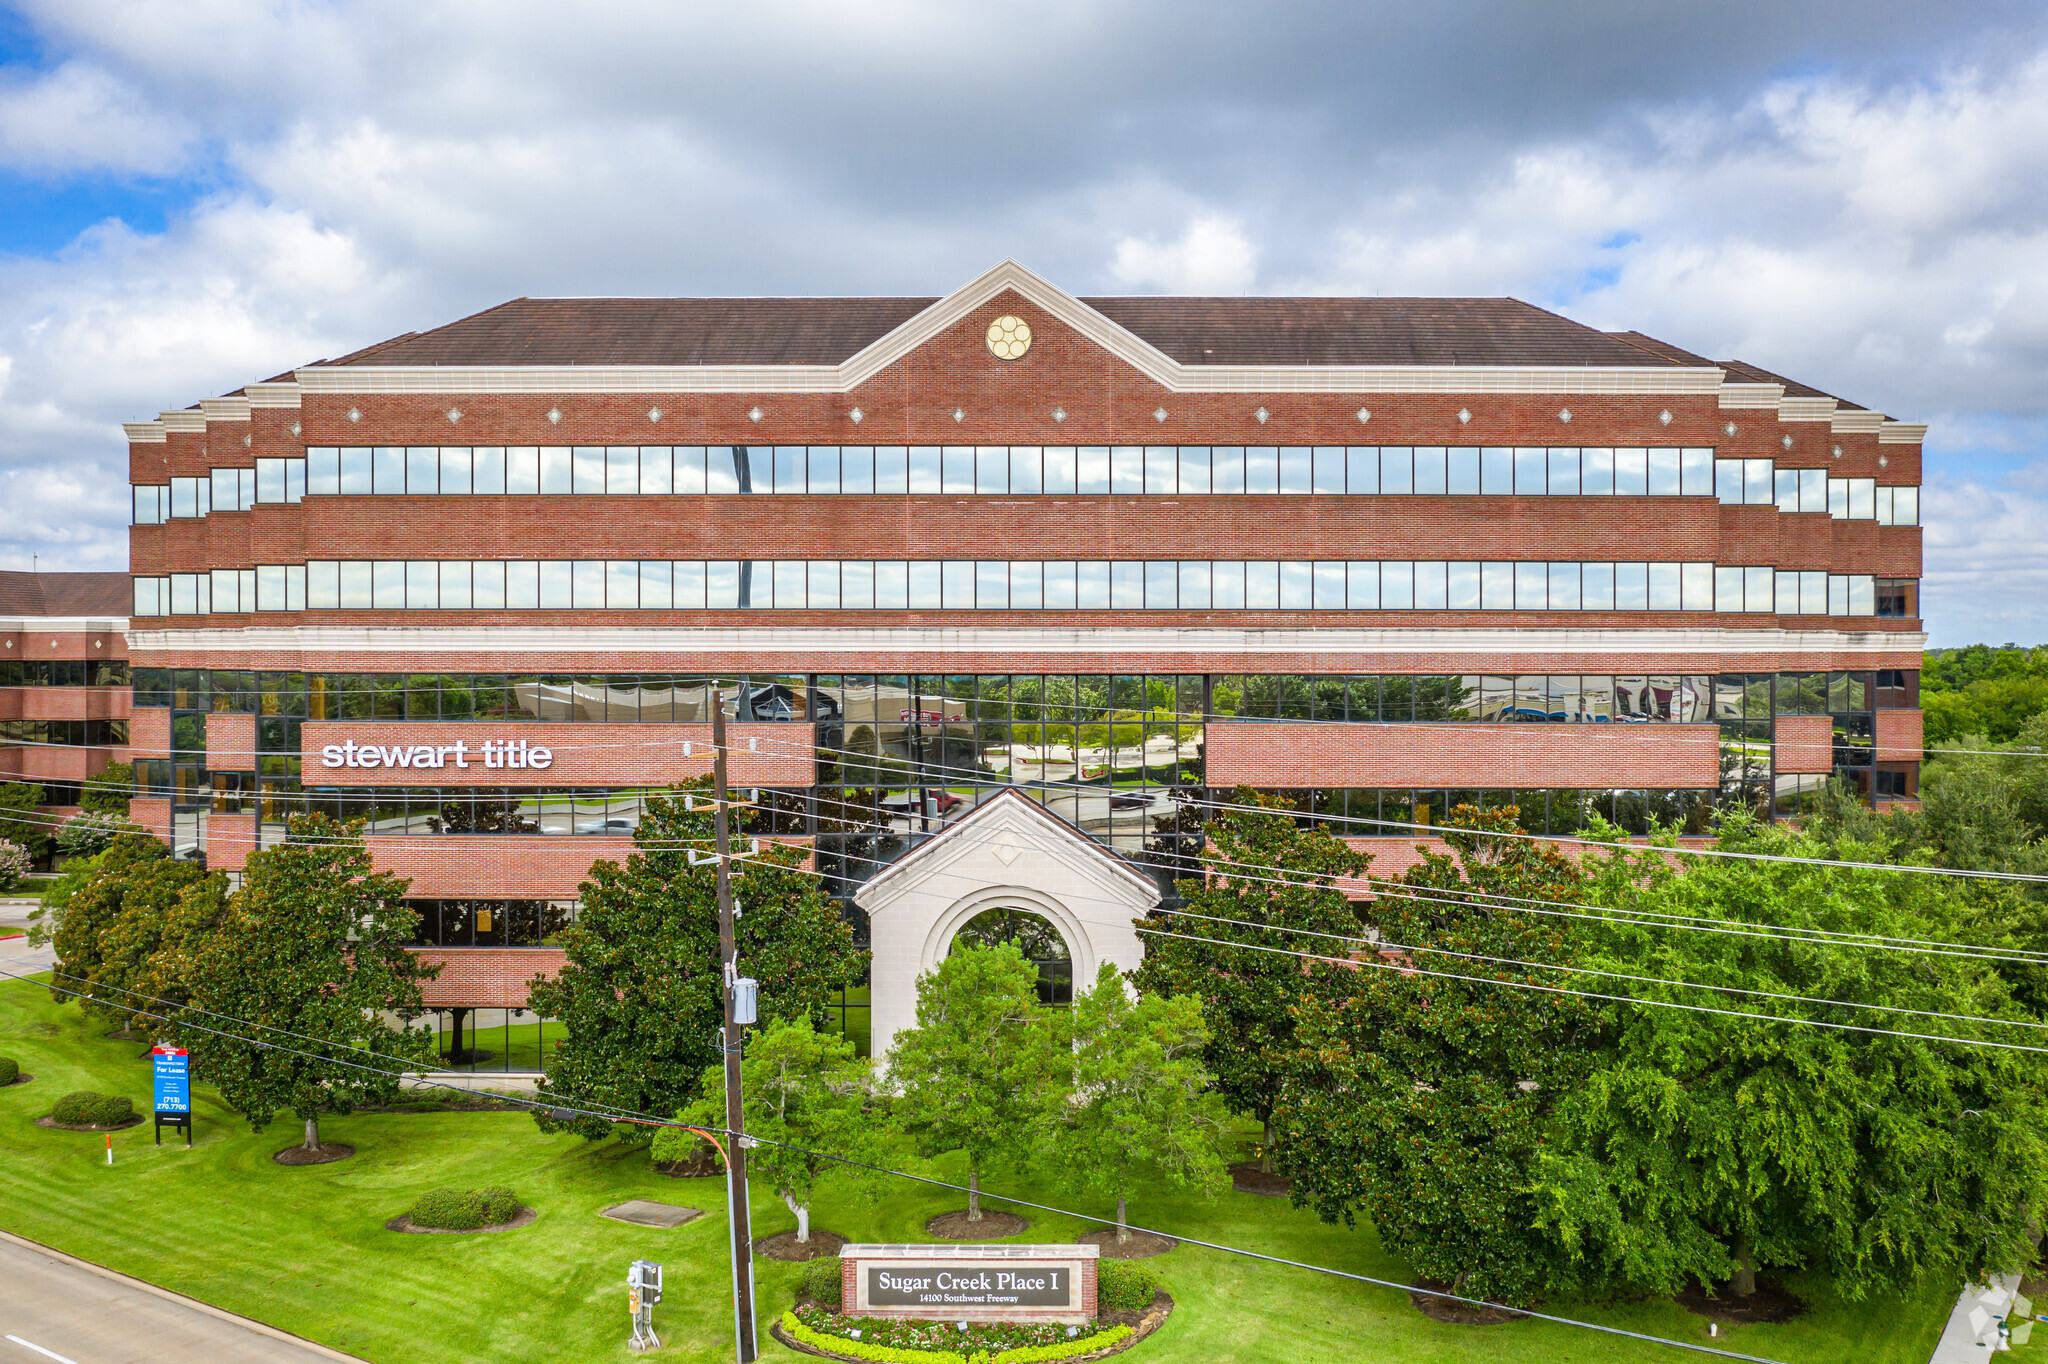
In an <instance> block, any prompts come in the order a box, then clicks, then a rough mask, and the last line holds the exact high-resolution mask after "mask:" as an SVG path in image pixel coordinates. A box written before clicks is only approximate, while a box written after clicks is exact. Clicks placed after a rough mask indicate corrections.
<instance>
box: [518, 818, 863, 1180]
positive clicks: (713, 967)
mask: <svg viewBox="0 0 2048 1364" xmlns="http://www.w3.org/2000/svg"><path fill="white" fill-rule="evenodd" d="M707 785H708V784H707V783H705V782H703V781H701V780H700V781H696V782H692V783H689V784H688V787H687V788H686V789H687V790H689V791H690V792H691V793H693V794H701V793H702V792H703V791H704V790H706V789H707ZM711 838H712V829H711V815H710V813H709V812H708V811H706V810H702V809H699V810H691V809H689V808H688V802H687V801H685V800H684V799H682V798H681V797H680V796H679V797H677V798H674V799H663V798H658V797H657V798H654V799H651V800H649V801H648V802H647V813H646V815H645V816H644V817H643V818H642V819H641V821H640V825H639V827H638V828H637V829H636V830H635V831H634V834H633V843H634V849H635V850H634V852H633V854H632V855H631V856H629V857H628V858H627V859H626V860H625V861H624V862H623V863H619V862H599V863H597V864H596V865H595V866H593V867H592V868H591V869H590V879H589V880H588V881H585V882H584V883H583V887H582V896H583V907H582V909H581V911H580V912H579V913H578V915H577V919H576V922H575V923H574V924H572V925H571V926H570V927H568V928H567V929H565V930H564V931H563V932H562V935H561V943H562V949H563V951H564V953H565V955H566V956H567V958H568V962H567V964H566V965H564V966H563V967H562V969H561V971H560V973H559V974H557V975H556V976H555V977H554V978H552V979H548V978H545V977H541V978H536V979H535V980H534V981H533V983H532V985H531V987H530V990H529V994H528V999H529V1005H528V1007H530V1008H532V1009H533V1010H534V1011H535V1012H536V1013H537V1014H539V1015H541V1016H543V1017H547V1018H557V1019H560V1020H561V1021H562V1024H563V1027H564V1030H565V1031H566V1032H567V1034H568V1036H567V1037H566V1038H564V1039H563V1040H562V1041H561V1042H559V1043H558V1044H557V1046H556V1049H555V1050H554V1051H553V1052H552V1053H551V1054H550V1055H549V1056H548V1057H547V1058H546V1066H547V1079H546V1080H545V1081H544V1082H543V1083H542V1085H541V1087H540V1094H541V1096H542V1097H543V1098H546V1099H550V1100H552V1101H554V1102H555V1103H557V1104H560V1105H562V1106H564V1107H566V1108H574V1107H584V1106H588V1107H592V1108H597V1107H604V1108H610V1109H613V1110H616V1111H621V1112H627V1113H649V1114H652V1113H674V1112H677V1111H678V1110H680V1109H683V1108H685V1107H687V1106H688V1105H689V1104H690V1102H691V1101H692V1100H694V1099H695V1098H696V1097H697V1095H698V1093H699V1092H700V1089H701V1087H702V1084H703V1077H704V1075H705V1073H706V1071H707V1070H709V1069H715V1067H716V1065H717V1064H718V1062H719V1059H720V1056H721V1048H722V1047H723V1041H722V1039H721V1036H720V1031H719V1030H720V1029H721V1028H722V1027H723V1026H724V1022H725V1002H724V978H723V975H722V973H721V971H720V968H719V946H718V894H717V880H716V868H715V867H714V866H713V865H712V863H711V862H710V861H709V859H708V858H707V857H706V854H707V852H708V851H709V849H710V848H711ZM693 856H694V857H695V858H696V859H697V860H696V861H692V857H693ZM807 856H808V849H804V848H797V847H791V846H788V845H784V844H764V846H763V847H762V849H761V851H760V853H759V854H758V855H755V856H750V857H749V858H747V859H746V861H744V862H739V863H735V864H734V870H733V873H732V888H733V898H734V899H735V900H736V901H737V902H738V903H739V904H740V906H742V908H743V911H744V912H743V913H742V914H741V915H740V919H739V922H738V923H737V924H736V925H735V929H736V936H737V941H738V948H739V957H740V970H741V971H742V972H743V973H744V974H746V975H748V976H751V977H753V978H754V979H755V980H757V981H759V982H760V1014H761V1019H762V1021H763V1022H764V1023H767V1022H773V1021H775V1020H777V1019H795V1018H811V1019H814V1020H818V1021H822V1020H823V1018H824V1017H825V1002H826V999H827V998H828V997H829V996H830V994H831V992H832V991H833V990H835V989H837V988H839V987H841V986H845V985H852V984H854V983H856V982H858V981H859V979H860V977H861V972H862V969H863V967H864V966H865V965H866V962H867V953H866V952H864V951H862V950H861V949H860V948H857V947H855V946H854V943H853V929H852V928H851V926H849V925H848V924H847V922H846V919H845V917H844V916H843V915H842V914H840V912H839V911H838V909H837V908H836V907H835V906H834V905H833V904H832V902H831V901H830V900H829V899H827V898H826V897H825V894H824V892H823V891H822V890H821V889H820V888H819V885H818V879H817V877H815V876H813V875H811V874H810V873H809V872H807V871H806V870H805V869H804V861H805V859H806V857H807ZM535 1119H536V1121H537V1122H538V1123H539V1125H540V1128H541V1130H542V1131H544V1132H553V1131H558V1130H564V1129H566V1130H569V1131H573V1132H577V1133H580V1134H581V1135H583V1136H584V1137H587V1138H589V1139H591V1140H596V1139H598V1138H601V1137H605V1136H608V1135H614V1134H616V1135H617V1136H619V1137H620V1138H621V1139H622V1140H628V1141H639V1140H646V1139H647V1138H646V1136H645V1134H646V1132H647V1129H646V1128H645V1127H644V1126H639V1125H637V1124H627V1123H621V1124H616V1125H615V1124H613V1123H611V1122H610V1121H608V1120H606V1119H603V1118H595V1117H565V1118H557V1117H554V1116H551V1115H550V1113H549V1112H548V1111H547V1110H539V1111H537V1112H536V1114H535Z"/></svg>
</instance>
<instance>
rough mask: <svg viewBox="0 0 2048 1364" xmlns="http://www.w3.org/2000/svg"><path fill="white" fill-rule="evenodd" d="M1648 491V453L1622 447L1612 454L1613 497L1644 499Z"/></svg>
mask: <svg viewBox="0 0 2048 1364" xmlns="http://www.w3.org/2000/svg"><path fill="white" fill-rule="evenodd" d="M1649 491H1650V452H1649V451H1648V450H1645V449H1643V448H1641V447H1640V446H1637V447H1629V446H1623V447H1621V448H1618V449H1617V450H1615V452H1614V495H1615V496H1616V497H1645V496H1647V495H1648V494H1649Z"/></svg>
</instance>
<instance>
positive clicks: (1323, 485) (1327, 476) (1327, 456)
mask: <svg viewBox="0 0 2048 1364" xmlns="http://www.w3.org/2000/svg"><path fill="white" fill-rule="evenodd" d="M1311 458H1312V459H1313V460H1314V469H1313V471H1312V474H1311V485H1312V487H1313V489H1314V491H1316V492H1319V493H1341V492H1343V491H1344V447H1343V446H1341V445H1318V446H1316V447H1315V450H1314V452H1313V455H1312V456H1311Z"/></svg>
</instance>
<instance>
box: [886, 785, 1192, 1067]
mask: <svg viewBox="0 0 2048 1364" xmlns="http://www.w3.org/2000/svg"><path fill="white" fill-rule="evenodd" d="M853 898H854V903H855V904H857V905H859V906H860V907H861V908H862V909H863V910H865V911H867V915H868V930H869V933H870V936H871V941H872V943H873V948H874V962H873V966H872V968H871V976H870V987H871V988H870V991H869V998H870V1001H871V1004H872V1010H873V1013H872V1018H873V1028H874V1041H873V1046H874V1054H875V1056H876V1057H877V1058H878V1059H879V1058H881V1057H885V1056H887V1055H888V1053H889V1046H890V1043H891V1042H892V1041H893V1040H894V1039H895V1036H896V1034H897V1033H898V1032H900V1031H901V1030H903V1029H904V1028H908V1027H912V1026H915V1024H916V1023H917V978H918V977H919V976H920V975H922V974H924V973H925V972H926V971H929V970H931V969H932V967H934V966H936V965H938V964H939V962H940V961H942V960H944V958H945V956H946V954H947V953H948V952H949V951H950V950H951V949H952V946H953V938H954V935H955V934H957V933H958V932H959V931H960V929H961V928H962V926H964V925H965V924H966V923H967V922H968V921H969V920H970V919H973V918H974V917H975V916H976V915H978V914H981V913H982V912H984V911H986V910H991V909H1007V910H1015V911H1021V912H1023V913H1026V914H1033V915H1036V916H1038V917H1040V918H1042V919H1044V920H1045V921H1046V922H1047V923H1049V924H1050V925H1052V927H1053V929H1054V930H1055V931H1056V932H1057V933H1058V934H1059V936H1060V938H1061V940H1062V941H1064V942H1065V944H1066V948H1067V955H1068V957H1069V958H1070V959H1071V960H1072V962H1073V970H1074V989H1075V990H1076V991H1077V992H1078V991H1081V990H1085V989H1087V988H1088V987H1089V986H1090V985H1092V984H1094V982H1095V972H1096V970H1097V969H1098V968H1099V967H1100V966H1101V964H1102V963H1103V962H1105V961H1109V962H1115V963H1116V965H1117V968H1118V969H1119V970H1124V971H1128V970H1131V969H1133V968H1134V967H1136V966H1137V965H1138V962H1139V960H1140V959H1141V958H1143V956H1144V955H1145V948H1144V943H1143V940H1142V939H1141V938H1139V936H1138V934H1137V932H1136V930H1135V929H1134V928H1133V927H1132V921H1133V920H1135V919H1139V918H1142V917H1143V916H1144V915H1145V913H1146V912H1147V911H1149V910H1151V909H1152V908H1153V907H1154V906H1156V905H1157V904H1158V903H1159V886H1158V884H1157V883H1156V882H1154V881H1153V879H1152V878H1151V877H1150V876H1148V875H1146V874H1145V872H1144V871H1143V870H1142V869H1140V868H1139V867H1137V866H1134V865H1133V864H1132V863H1130V862H1129V861H1127V860H1126V859H1124V858H1122V857H1119V856H1117V855H1116V854H1115V853H1114V852H1111V851H1110V850H1109V849H1108V848H1106V847H1104V846H1103V845H1102V844H1101V843H1098V842H1096V841H1095V840H1094V839H1092V838H1090V837H1088V835H1086V834H1084V833H1082V832H1080V831H1079V830H1078V829H1076V828H1074V827H1073V826H1072V825H1070V824H1068V823H1067V822H1066V821H1064V820H1062V819H1060V818H1058V817H1057V816H1055V815H1052V814H1049V813H1048V812H1047V811H1046V810H1045V809H1044V807H1042V806H1040V805H1039V804H1038V803H1037V802H1036V801H1033V800H1031V799H1030V798H1029V797H1027V796H1025V795H1024V794H1023V793H1022V792H1020V791H1018V790H1016V789H1015V788H1007V789H1005V790H1002V791H999V792H997V793H996V794H995V796H993V797H992V798H990V799H988V800H985V801H983V802H982V803H981V804H980V805H979V806H977V807H976V808H975V809H974V810H972V811H971V812H969V813H968V814H967V815H966V816H965V817H963V818H961V819H960V820H958V821H957V822H955V823H953V824H951V825H948V826H947V827H946V828H945V829H943V830H941V831H940V832H939V833H937V834H936V835H934V836H933V838H932V840H931V841H930V842H928V843H925V844H923V845H922V846H920V847H918V848H915V849H913V850H912V851H911V852H909V853H908V854H906V855H905V856H904V857H903V858H902V859H901V860H900V861H898V862H896V863H894V864H893V865H891V866H889V867H887V868H886V869H884V870H883V871H882V872H881V874H880V875H878V876H876V877H875V878H874V879H873V880H871V881H869V882H868V883H867V885H865V886H863V887H862V888H861V890H860V892H859V893H858V894H856V895H855V896H854V897H853Z"/></svg>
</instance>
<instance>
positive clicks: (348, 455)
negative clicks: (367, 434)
mask: <svg viewBox="0 0 2048 1364" xmlns="http://www.w3.org/2000/svg"><path fill="white" fill-rule="evenodd" d="M337 454H338V455H339V457H340V464H341V491H342V492H343V493H367V492H369V491H370V490H371V488H372V487H373V486H375V485H374V480H373V479H372V477H371V468H372V464H373V461H372V459H371V455H370V447H368V446H367V445H344V446H342V447H341V449H340V450H339V451H338V452H337Z"/></svg>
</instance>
